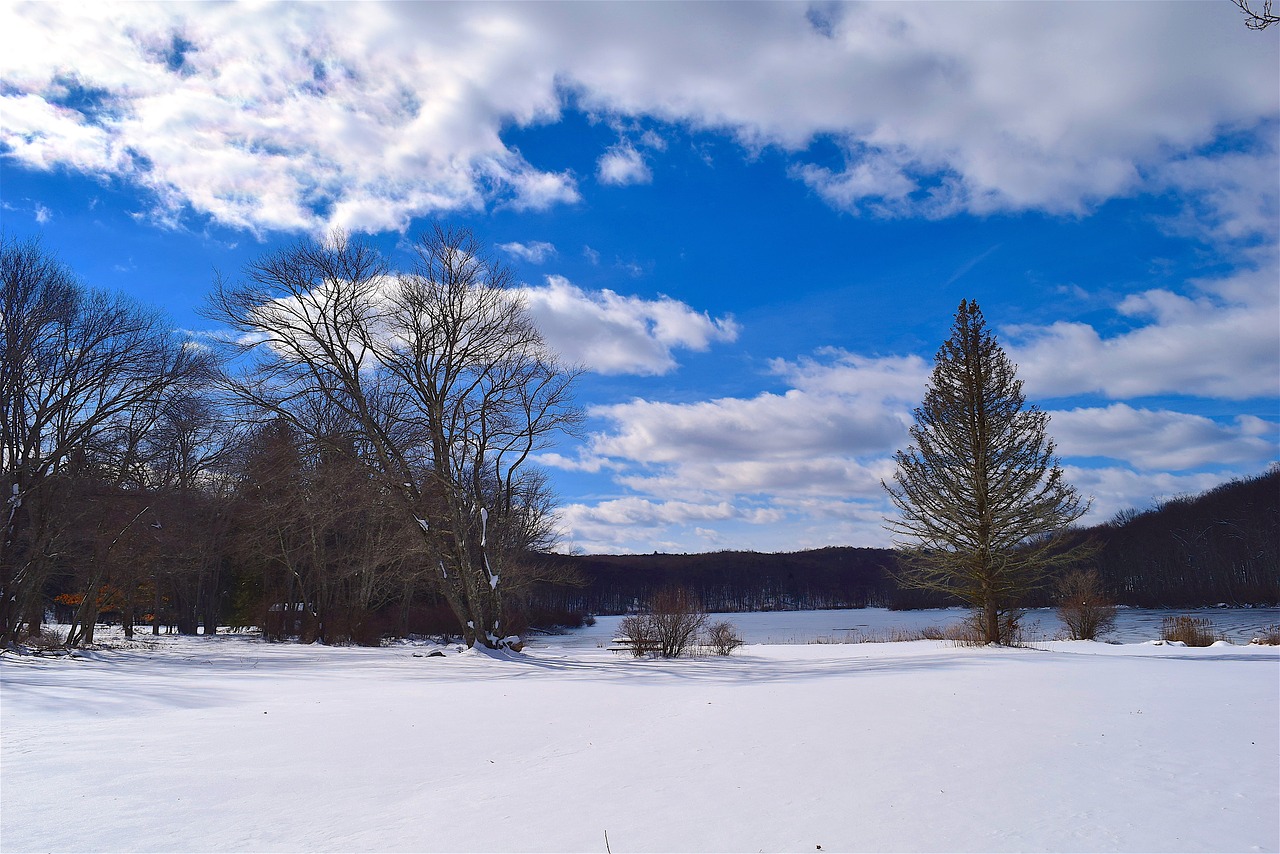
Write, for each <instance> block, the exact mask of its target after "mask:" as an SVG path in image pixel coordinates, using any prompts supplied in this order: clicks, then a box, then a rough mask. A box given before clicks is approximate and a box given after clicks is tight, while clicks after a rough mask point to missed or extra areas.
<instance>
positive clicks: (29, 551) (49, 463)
mask: <svg viewBox="0 0 1280 854" xmlns="http://www.w3.org/2000/svg"><path fill="white" fill-rule="evenodd" d="M209 367H210V364H209V358H208V356H207V354H205V353H202V352H200V351H197V350H194V349H191V348H188V347H186V346H184V342H183V341H181V340H180V339H179V338H178V337H177V336H176V335H175V334H174V333H173V332H172V331H171V329H170V328H169V326H168V324H166V323H165V322H164V321H163V319H162V318H161V317H160V316H159V315H157V314H155V313H154V312H150V311H147V310H145V309H143V308H140V307H139V306H137V305H135V304H134V303H132V302H131V301H129V300H127V299H125V298H123V297H117V296H111V295H107V294H103V293H99V292H96V291H93V290H90V289H89V288H86V287H84V286H83V285H81V284H80V283H79V282H78V281H77V280H76V279H75V277H74V276H73V275H72V273H71V272H70V270H68V269H67V268H66V267H65V266H64V265H62V264H61V263H59V262H58V261H57V260H56V259H55V258H54V257H53V256H52V255H50V254H49V253H48V252H46V251H45V250H44V249H43V248H42V247H41V246H40V245H39V244H38V243H36V242H18V241H15V240H7V239H4V240H0V490H2V492H3V495H4V500H5V506H4V510H3V516H0V524H2V525H3V529H2V531H0V643H5V642H9V641H12V640H16V639H18V637H19V636H20V634H21V633H22V632H23V631H24V626H25V627H30V626H31V625H32V624H33V623H35V624H38V622H39V620H40V616H41V614H42V612H43V610H44V603H43V601H42V597H43V592H44V584H45V580H46V579H47V576H48V572H49V567H50V561H51V559H52V558H53V556H54V555H53V551H54V550H55V538H54V537H53V534H52V533H51V532H53V531H54V530H55V529H56V528H57V522H58V520H57V518H56V517H57V514H58V511H59V508H60V501H59V500H58V499H57V498H56V496H55V493H56V491H57V487H58V480H59V478H60V477H61V475H62V474H63V473H65V471H66V470H67V468H68V466H69V464H70V462H71V460H72V457H73V456H74V455H76V454H81V455H85V454H88V455H90V456H101V455H102V454H103V453H110V454H115V459H114V460H113V462H112V466H111V468H113V469H115V470H116V471H117V472H126V471H136V469H137V465H136V463H137V453H136V452H137V449H138V447H139V445H138V441H137V438H138V437H139V436H140V435H142V432H143V428H144V426H145V425H147V424H149V423H154V416H155V413H157V412H158V411H159V410H160V406H161V402H162V401H163V400H164V399H165V398H166V396H167V395H169V394H172V393H174V392H175V391H179V390H181V389H182V388H184V387H185V386H188V385H190V384H192V383H194V382H197V381H198V380H200V379H201V378H207V377H208V376H209V375H210V372H209ZM125 436H127V437H128V439H129V441H126V442H121V441H120V439H121V437H125Z"/></svg>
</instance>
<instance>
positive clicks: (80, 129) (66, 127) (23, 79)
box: [0, 3, 1280, 235]
mask: <svg viewBox="0 0 1280 854" xmlns="http://www.w3.org/2000/svg"><path fill="white" fill-rule="evenodd" d="M9 10H10V14H9V15H8V17H7V20H6V27H5V28H4V33H3V34H2V35H0V63H2V64H0V76H2V78H3V81H2V82H3V91H4V92H5V93H6V94H4V95H3V96H0V100H2V102H3V103H2V104H0V109H3V112H4V115H5V122H4V128H3V145H4V149H5V152H6V154H5V156H7V157H8V158H10V159H12V160H16V161H18V162H21V163H23V164H26V165H28V166H31V167H34V168H40V169H53V168H68V169H72V170H75V171H80V172H85V173H89V174H94V175H113V176H122V177H124V178H125V179H127V180H130V181H133V182H135V183H137V184H139V185H141V186H144V187H146V188H148V189H150V190H151V191H152V192H153V193H154V195H155V198H156V200H157V204H158V205H159V207H160V213H161V214H162V215H164V216H167V217H169V218H173V217H176V216H179V215H181V214H182V212H184V211H186V210H194V211H196V212H198V213H200V214H206V215H208V216H211V217H213V218H214V219H216V220H218V221H220V222H222V223H225V224H228V225H232V226H238V227H244V228H249V229H254V230H264V229H295V230H297V229H311V230H315V229H319V228H321V227H323V226H330V225H341V226H346V227H348V228H352V229H362V230H382V229H400V228H403V227H404V226H405V225H406V223H407V222H408V220H409V219H410V218H412V217H415V216H421V215H425V214H433V213H444V212H448V211H454V210H460V209H475V208H479V207H482V206H486V205H495V206H511V207H514V208H517V209H528V208H537V209H541V208H546V207H548V206H552V205H557V204H563V203H570V202H573V201H575V200H577V199H578V198H579V190H578V188H577V184H576V181H575V178H574V176H573V175H572V174H570V173H568V172H562V171H556V170H549V169H546V168H542V167H540V166H539V165H537V164H535V163H531V162H529V161H528V160H526V159H525V158H524V156H523V155H521V154H520V152H518V151H516V150H515V149H514V148H512V147H510V146H509V145H508V144H507V143H506V142H505V141H504V140H503V138H502V134H503V132H504V130H505V129H507V128H509V127H513V126H515V127H523V126H528V125H531V124H534V123H546V122H554V121H557V120H558V119H559V117H560V115H561V111H562V110H563V109H564V105H565V104H566V103H569V102H570V101H572V103H574V104H575V105H580V106H581V107H582V108H583V109H584V110H587V111H589V112H591V113H592V114H594V115H603V116H606V117H614V118H620V119H626V120H628V121H633V120H644V121H646V122H648V123H649V125H650V129H649V130H647V131H646V132H645V133H644V134H642V135H641V136H640V144H641V145H645V146H648V147H649V148H650V149H651V150H655V151H656V150H659V149H660V145H659V144H658V143H655V142H653V139H654V138H656V139H657V140H658V142H660V141H661V138H660V137H656V136H655V135H653V133H652V129H651V126H652V124H653V122H654V121H656V122H671V123H679V124H682V125H685V126H687V127H690V128H692V129H693V130H695V131H698V130H711V131H727V132H729V133H731V134H733V135H734V136H735V137H736V138H737V139H738V140H740V141H741V142H742V143H743V144H745V145H747V146H749V147H753V148H755V147H760V146H765V145H776V146H780V147H782V148H784V149H787V150H789V151H790V152H792V155H793V160H794V163H795V174H796V175H797V177H799V178H800V179H801V180H804V181H807V182H808V183H809V184H810V185H811V186H813V187H814V188H815V190H816V191H817V192H819V193H821V194H822V195H823V196H824V197H825V198H827V199H828V200H829V201H830V202H831V203H832V204H834V205H837V206H839V207H843V208H847V209H851V210H867V211H870V212H873V213H890V214H894V213H911V212H917V213H918V212H924V213H928V214H933V215H946V214H948V213H951V212H953V211H961V210H963V211H971V212H975V213H989V212H994V211H1008V210H1028V209H1037V210H1046V211H1051V212H1060V213H1078V212H1080V211H1083V210H1086V209H1088V208H1089V207H1090V206H1091V205H1094V204H1096V203H1098V202H1100V201H1103V200H1105V199H1108V198H1112V197H1115V196H1123V195H1129V194H1132V193H1135V192H1140V191H1146V190H1154V191H1161V190H1163V189H1167V188H1171V187H1174V188H1181V189H1182V190H1184V191H1187V192H1191V193H1193V194H1196V195H1198V196H1199V197H1200V198H1201V199H1202V200H1203V205H1204V206H1206V209H1207V208H1213V209H1214V210H1216V211H1217V213H1215V214H1213V215H1212V217H1211V219H1212V221H1213V223H1214V225H1213V227H1214V228H1216V229H1218V230H1219V231H1220V232H1221V233H1222V234H1224V235H1230V234H1231V233H1234V232H1238V231H1240V230H1242V229H1244V230H1248V229H1256V228H1258V219H1259V214H1260V212H1261V213H1263V214H1265V212H1266V207H1265V204H1264V205H1263V207H1259V205H1258V204H1257V202H1256V200H1255V201H1252V202H1251V201H1248V199H1247V196H1248V192H1249V191H1251V188H1253V189H1256V186H1257V185H1256V184H1255V183H1254V182H1253V179H1252V178H1248V177H1246V173H1247V174H1248V175H1253V174H1255V173H1256V174H1261V175H1262V176H1263V177H1264V178H1266V177H1267V176H1268V175H1269V176H1270V177H1271V178H1273V177H1274V171H1275V165H1274V164H1275V154H1274V151H1273V150H1272V151H1270V152H1268V151H1265V150H1264V151H1261V152H1257V151H1255V152H1254V153H1253V154H1252V155H1250V156H1252V157H1253V161H1254V162H1253V163H1252V164H1245V167H1246V169H1245V171H1244V172H1242V171H1240V170H1238V169H1236V168H1235V165H1237V164H1238V163H1239V155H1238V152H1237V153H1232V152H1231V151H1227V150H1224V149H1221V148H1213V147H1209V146H1210V144H1211V143H1213V142H1214V141H1215V139H1216V138H1217V137H1218V136H1219V135H1220V134H1221V133H1222V132H1223V130H1224V129H1229V130H1231V131H1232V132H1244V133H1246V134H1251V135H1252V137H1253V138H1255V139H1257V138H1262V137H1266V136H1267V134H1268V133H1271V131H1269V130H1268V129H1267V128H1268V125H1266V124H1265V123H1266V122H1268V121H1274V120H1275V117H1276V115H1277V112H1278V110H1277V103H1276V95H1275V91H1274V87H1271V86H1266V85H1261V84H1259V82H1258V81H1266V80H1270V79H1272V78H1273V77H1274V70H1275V67H1276V65H1277V62H1278V61H1280V48H1278V46H1277V42H1276V41H1275V40H1274V39H1269V38H1265V37H1262V38H1259V37H1258V36H1257V35H1256V34H1254V33H1250V32H1248V31H1247V30H1245V29H1244V28H1243V27H1242V26H1241V25H1240V22H1239V20H1238V16H1234V15H1231V14H1229V11H1228V12H1226V13H1224V12H1223V11H1222V10H1221V9H1220V8H1218V7H1217V6H1216V5H1214V4H1200V3H1176V4H1163V5H1161V6H1160V8H1159V11H1158V13H1153V12H1152V10H1151V8H1149V7H1147V6H1145V5H1144V4H1096V3H1037V4H1012V3H1011V4H990V5H985V6H982V7H980V8H978V7H970V6H966V5H963V4H946V3H943V4H935V3H911V4H866V5H858V6H849V7H844V8H842V10H841V12H840V13H839V14H833V15H828V16H823V17H821V18H815V17H814V16H812V15H810V14H809V11H810V10H809V8H808V7H807V6H806V5H804V4H797V3H753V4H749V5H741V4H681V5H669V4H511V5H496V4H466V5H462V4H458V5H450V4H396V3H388V4H356V5H350V4H316V5H311V4H277V5H265V6H264V5H260V4H116V3H95V4H92V5H88V6H86V5H79V4H77V5H75V6H71V5H67V4H25V5H20V6H10V7H9ZM815 22H816V23H815ZM1259 122H1263V123H1264V124H1263V125H1259ZM636 126H639V125H638V124H637V125H636ZM1259 128H1261V129H1260V130H1259ZM1241 129H1243V131H1241ZM1251 129H1252V130H1251ZM820 137H821V138H825V139H829V140H832V141H833V142H835V143H836V144H837V145H838V146H839V147H840V149H841V150H842V151H843V152H844V157H843V159H844V163H843V164H842V165H841V166H838V167H837V168H831V166H830V165H819V164H816V163H812V162H810V161H809V159H808V158H807V157H806V155H805V154H804V149H805V148H806V147H807V146H808V145H809V144H810V143H811V142H812V141H813V140H814V139H816V138H820ZM1268 170H1269V171H1268ZM648 174H649V173H648V166H647V164H645V163H644V162H643V156H642V155H641V153H640V152H639V151H637V150H636V149H635V148H634V147H633V146H632V145H631V144H630V143H622V144H620V145H619V146H618V147H616V148H615V149H613V150H612V151H610V152H609V153H607V154H606V155H605V157H604V158H602V161H601V163H600V177H601V180H605V181H610V180H612V181H619V182H622V183H631V182H635V181H637V180H647V179H648ZM1223 174H1225V175H1226V176H1227V179H1226V180H1224V179H1223ZM1233 175H1239V176H1241V177H1240V178H1239V180H1238V181H1234V182H1233V181H1232V180H1231V176H1233ZM1263 183H1264V184H1270V185H1273V184H1274V181H1273V180H1269V181H1264V182H1263ZM1254 195H1255V196H1256V195H1257V193H1256V192H1255V193H1254ZM1264 201H1265V200H1264ZM1201 213H1203V212H1201ZM1264 218H1265V217H1264Z"/></svg>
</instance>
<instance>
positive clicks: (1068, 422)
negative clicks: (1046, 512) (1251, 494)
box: [1049, 403, 1280, 471]
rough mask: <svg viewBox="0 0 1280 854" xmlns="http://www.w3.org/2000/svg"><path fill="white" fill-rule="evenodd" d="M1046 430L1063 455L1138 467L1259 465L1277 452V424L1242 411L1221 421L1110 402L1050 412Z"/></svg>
mask: <svg viewBox="0 0 1280 854" xmlns="http://www.w3.org/2000/svg"><path fill="white" fill-rule="evenodd" d="M1049 432H1050V434H1051V435H1052V436H1053V437H1054V438H1055V439H1056V440H1057V441H1058V449H1059V452H1060V453H1061V454H1062V455H1063V456H1066V457H1071V456H1076V457H1109V458H1111V459H1114V460H1119V461H1121V462H1124V463H1127V464H1129V465H1130V466H1132V467H1134V468H1137V469H1139V470H1142V471H1154V470H1164V471H1186V470H1189V469H1196V468H1202V467H1205V466H1215V467H1221V466H1241V467H1245V468H1253V469H1261V468H1262V467H1263V466H1265V465H1266V464H1267V463H1268V462H1270V461H1271V460H1274V459H1276V458H1277V456H1280V441H1278V440H1280V424H1277V423H1276V422H1272V421H1265V420H1263V419H1261V418H1257V417H1256V416H1247V415H1246V416H1239V417H1237V418H1236V419H1235V421H1234V423H1232V424H1220V423H1218V422H1216V421H1214V420H1212V419H1210V418H1205V417H1204V416H1201V415H1189V414H1187V413H1183V412H1172V411H1169V410H1150V409H1135V408H1134V407H1132V406H1129V405H1127V404H1124V403H1114V404H1111V405H1110V406H1107V407H1104V408H1097V407H1089V408H1081V409H1072V410H1067V411H1063V412H1053V413H1050V425H1049Z"/></svg>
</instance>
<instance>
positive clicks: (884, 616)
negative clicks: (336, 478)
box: [530, 608, 1280, 648]
mask: <svg viewBox="0 0 1280 854" xmlns="http://www.w3.org/2000/svg"><path fill="white" fill-rule="evenodd" d="M1182 614H1187V615H1191V616H1194V617H1204V618H1208V619H1209V620H1211V621H1212V622H1213V625H1214V628H1215V629H1216V630H1217V631H1219V632H1221V633H1222V634H1224V635H1225V636H1226V638H1227V640H1229V641H1231V642H1232V643H1237V644H1245V643H1248V642H1249V639H1250V638H1252V637H1254V636H1255V635H1257V634H1258V633H1259V631H1260V630H1261V629H1264V628H1266V627H1268V626H1274V625H1278V624H1280V608H1204V609H1200V610H1189V611H1178V610H1154V609H1145V608H1121V609H1120V610H1119V615H1118V618H1117V620H1116V631H1115V632H1113V633H1112V634H1110V635H1107V636H1106V637H1105V638H1104V639H1105V640H1110V641H1118V642H1120V643H1142V642H1143V641H1149V640H1156V639H1157V638H1159V637H1160V624H1161V622H1163V620H1164V618H1165V617H1173V616H1178V615H1182ZM967 615H968V611H966V610H965V609H963V608H932V609H925V610H921V611H890V610H888V609H887V608H859V609H852V610H840V611H767V612H756V613H743V614H713V615H712V619H713V620H719V619H725V620H728V621H729V622H731V623H733V624H734V625H735V626H736V627H737V629H738V634H740V635H742V637H743V639H744V640H745V641H746V642H747V643H759V644H805V643H814V642H817V641H823V640H825V641H844V640H850V639H853V638H855V637H857V636H858V635H864V636H866V635H870V636H872V637H875V636H876V635H877V634H881V635H883V634H885V633H887V632H890V631H893V630H904V631H911V630H917V629H924V628H927V627H931V626H932V627H937V628H945V627H947V626H951V625H954V624H956V623H959V622H960V621H962V620H963V619H964V618H965V617H966V616H967ZM621 620H622V617H620V616H609V617H597V618H596V624H595V625H594V626H585V627H583V628H581V629H575V630H573V631H571V632H569V633H568V634H564V635H552V636H548V637H537V638H533V639H531V640H530V643H531V644H532V645H537V646H555V647H565V648H583V647H598V646H608V644H609V641H610V640H611V639H612V638H614V637H615V636H616V634H617V630H618V623H619V621H621ZM1023 625H1024V626H1025V628H1026V631H1027V637H1028V639H1029V640H1043V639H1051V638H1054V637H1057V636H1059V635H1063V636H1065V634H1064V633H1065V631H1066V630H1065V629H1064V627H1063V625H1062V622H1061V621H1060V620H1059V619H1058V616H1057V614H1056V613H1055V611H1054V610H1053V609H1052V608H1040V609H1035V610H1031V611H1028V612H1027V615H1026V617H1024V618H1023Z"/></svg>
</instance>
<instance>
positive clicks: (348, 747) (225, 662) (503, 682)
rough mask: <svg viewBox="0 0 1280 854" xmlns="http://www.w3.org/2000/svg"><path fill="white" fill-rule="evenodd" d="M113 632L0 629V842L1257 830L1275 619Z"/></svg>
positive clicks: (1242, 833)
mask: <svg viewBox="0 0 1280 854" xmlns="http://www.w3.org/2000/svg"><path fill="white" fill-rule="evenodd" d="M831 613H835V614H840V615H841V616H842V617H850V618H855V615H856V614H858V613H863V614H865V613H867V612H843V613H842V614H841V612H828V614H831ZM738 616H740V617H741V616H747V615H738ZM770 616H772V617H775V619H776V620H777V621H778V622H776V623H775V624H774V626H773V628H769V627H768V625H767V623H768V620H765V619H764V617H770ZM794 617H795V615H787V614H779V615H761V617H760V619H761V623H760V626H759V627H757V626H755V625H754V624H753V625H752V626H751V627H748V628H747V629H746V630H747V631H748V632H749V633H753V634H754V633H755V632H756V630H757V628H760V629H761V630H763V631H777V632H779V633H785V632H786V631H789V629H788V628H787V627H786V624H785V623H783V622H782V621H784V620H787V619H794ZM742 622H743V623H744V624H745V623H747V622H748V621H746V620H743V621H742ZM836 622H837V623H839V622H840V620H837V621H836ZM842 628H848V627H847V626H841V625H834V624H833V626H832V631H836V630H838V629H842ZM115 646H116V648H114V649H106V650H101V651H92V652H88V653H84V654H83V655H82V656H81V657H77V658H74V659H66V658H63V659H50V658H32V657H26V658H18V657H15V656H12V655H9V654H6V655H3V656H0V728H2V730H3V739H2V744H0V850H3V851H5V852H18V851H63V850H92V851H114V850H128V851H227V850H233V851H246V850H248V851H605V850H606V836H605V835H606V833H607V835H608V848H609V849H611V850H612V851H613V852H618V854H622V852H633V851H761V850H763V851H809V852H814V851H818V850H821V851H841V850H856V851H902V850H908V851H916V850H921V851H925V850H929V851H1039V850H1054V851H1092V850H1121V851H1276V850H1278V849H1280V759H1278V758H1277V757H1278V756H1280V743H1278V742H1280V711H1278V710H1280V651H1278V650H1277V648H1275V647H1258V646H1252V647H1251V646H1229V645H1222V646H1215V647H1209V648H1204V649H1190V648H1179V647H1172V646H1156V645H1152V644H1149V643H1133V644H1122V645H1114V644H1101V643H1088V642H1051V643H1044V644H1040V645H1039V646H1038V648H1028V649H995V648H977V649H975V648H961V647H956V646H953V645H951V644H948V643H946V642H933V641H916V642H909V643H886V644H790V645H784V644H779V645H752V646H748V647H746V648H745V649H744V650H741V651H740V652H739V653H737V654H735V655H734V656H732V657H731V658H728V659H724V658H701V659H690V660H679V661H653V660H642V661H636V660H631V659H628V658H621V657H617V656H615V655H614V654H612V653H609V652H608V651H606V650H603V649H598V648H596V647H595V646H594V645H590V646H576V647H575V646H563V645H560V646H557V645H554V644H553V643H552V642H551V641H548V642H545V643H540V644H534V645H531V646H530V647H529V648H528V650H527V651H526V652H525V653H524V654H507V655H499V656H493V655H487V654H483V653H479V652H475V651H471V652H465V653H461V654H459V653H457V652H456V651H453V650H452V649H451V650H450V654H448V655H446V656H443V657H427V655H426V653H427V652H429V651H430V650H431V647H430V646H429V645H415V644H400V645H396V646H390V647H384V648H382V649H361V648H326V647H320V646H309V647H302V646H298V645H272V644H264V643H261V642H258V641H257V640H256V639H254V638H252V637H248V636H218V637H211V638H182V637H177V636H161V637H159V638H158V639H152V638H150V637H149V636H148V637H142V638H140V641H139V642H138V643H135V644H133V645H129V646H126V645H124V644H116V645H115Z"/></svg>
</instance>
